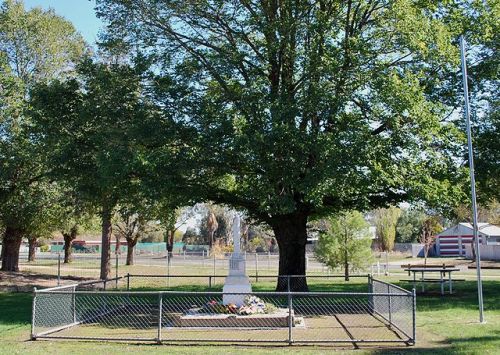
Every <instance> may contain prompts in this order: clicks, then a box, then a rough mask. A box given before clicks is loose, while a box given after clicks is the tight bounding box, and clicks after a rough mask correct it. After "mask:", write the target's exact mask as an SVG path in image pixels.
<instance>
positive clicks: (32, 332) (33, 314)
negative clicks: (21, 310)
mask: <svg viewBox="0 0 500 355" xmlns="http://www.w3.org/2000/svg"><path fill="white" fill-rule="evenodd" d="M36 292H37V290H36V287H33V301H32V304H31V334H30V339H31V340H36V334H35V315H36Z"/></svg>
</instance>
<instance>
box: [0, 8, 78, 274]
mask: <svg viewBox="0 0 500 355" xmlns="http://www.w3.org/2000/svg"><path fill="white" fill-rule="evenodd" d="M85 50H86V48H85V43H84V41H83V39H82V37H81V36H80V35H79V34H78V33H77V32H76V30H75V29H74V27H73V25H72V24H71V23H70V22H68V21H66V20H64V19H63V18H62V17H59V16H57V15H56V14H54V12H53V11H43V10H41V9H39V8H37V9H33V10H29V11H26V10H25V9H24V6H23V3H22V2H21V1H15V0H7V1H4V2H3V3H2V5H1V7H0V221H1V222H0V223H1V224H3V225H4V226H5V233H4V236H3V249H2V253H3V259H2V270H4V271H13V270H17V268H18V258H19V246H20V244H21V240H22V238H23V237H28V236H30V237H35V236H40V235H47V234H50V233H51V232H52V231H53V230H54V229H55V228H56V225H57V224H58V223H60V219H61V215H60V214H58V213H59V212H60V211H61V209H60V208H59V207H58V203H59V202H60V197H61V194H62V192H61V189H60V188H59V186H58V185H57V184H56V183H55V182H54V181H53V180H50V179H48V178H47V171H48V166H47V165H46V164H45V159H44V154H43V150H40V149H39V146H38V144H37V142H36V141H34V140H33V139H32V136H31V127H32V120H31V115H30V113H29V110H28V104H27V100H28V99H29V96H30V90H31V89H32V88H33V86H34V85H35V83H37V82H49V81H51V80H54V79H57V78H62V77H66V76H67V75H68V74H69V73H70V72H71V71H72V68H73V65H74V63H75V61H77V60H78V57H79V56H80V55H81V54H82V53H83V52H84V51H85Z"/></svg>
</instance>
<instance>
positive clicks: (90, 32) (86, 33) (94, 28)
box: [24, 0, 103, 45]
mask: <svg viewBox="0 0 500 355" xmlns="http://www.w3.org/2000/svg"><path fill="white" fill-rule="evenodd" d="M24 4H25V7H26V9H31V8H33V7H42V8H43V9H48V8H53V9H54V11H55V12H56V13H57V14H58V15H60V16H62V17H64V18H66V19H67V20H68V21H70V22H72V23H73V25H74V26H75V28H76V29H77V30H78V32H80V33H81V34H82V36H83V37H84V38H85V40H86V41H87V42H88V43H89V44H90V45H94V44H95V42H96V39H97V34H98V32H99V29H100V28H101V27H102V26H103V24H102V22H101V20H99V19H98V18H97V17H96V15H95V11H94V6H95V0H24Z"/></svg>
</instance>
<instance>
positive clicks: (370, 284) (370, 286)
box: [368, 275, 373, 313]
mask: <svg viewBox="0 0 500 355" xmlns="http://www.w3.org/2000/svg"><path fill="white" fill-rule="evenodd" d="M368 293H369V294H370V295H369V296H368V308H369V310H370V312H371V313H373V278H372V276H371V275H368Z"/></svg>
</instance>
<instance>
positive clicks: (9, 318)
mask: <svg viewBox="0 0 500 355" xmlns="http://www.w3.org/2000/svg"><path fill="white" fill-rule="evenodd" d="M32 299H33V296H32V294H31V293H0V310H1V311H0V326H4V325H7V326H9V325H21V324H28V323H30V322H31V302H32Z"/></svg>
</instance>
